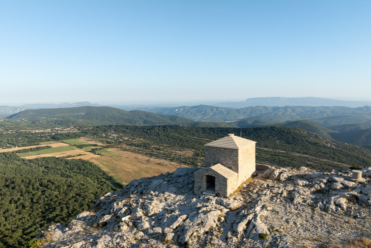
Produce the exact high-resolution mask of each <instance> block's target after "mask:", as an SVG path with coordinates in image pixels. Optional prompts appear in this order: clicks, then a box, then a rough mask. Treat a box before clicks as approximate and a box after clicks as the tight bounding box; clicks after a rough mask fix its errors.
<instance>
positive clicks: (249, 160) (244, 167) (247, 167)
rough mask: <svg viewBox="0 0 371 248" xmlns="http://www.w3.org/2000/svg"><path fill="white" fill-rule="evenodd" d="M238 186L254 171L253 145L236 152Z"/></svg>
mask: <svg viewBox="0 0 371 248" xmlns="http://www.w3.org/2000/svg"><path fill="white" fill-rule="evenodd" d="M238 167H239V169H238V176H239V178H238V184H239V185H240V184H241V183H243V182H244V181H246V180H247V179H248V178H249V177H251V176H252V174H253V173H254V172H255V170H256V162H255V144H254V145H252V146H249V147H245V148H241V149H239V150H238Z"/></svg>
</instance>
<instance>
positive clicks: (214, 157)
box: [205, 146, 239, 173]
mask: <svg viewBox="0 0 371 248" xmlns="http://www.w3.org/2000/svg"><path fill="white" fill-rule="evenodd" d="M238 162H239V159H238V150H237V149H227V148H220V147H212V146H205V167H210V163H211V164H212V165H215V164H218V163H221V164H222V165H224V166H225V167H227V168H229V169H231V170H232V171H234V172H237V173H238Z"/></svg>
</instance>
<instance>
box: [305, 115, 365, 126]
mask: <svg viewBox="0 0 371 248" xmlns="http://www.w3.org/2000/svg"><path fill="white" fill-rule="evenodd" d="M312 120H313V121H315V122H317V123H318V124H321V125H322V126H325V127H328V128H331V127H333V126H339V125H346V124H361V123H362V124H363V123H371V114H370V115H366V114H351V115H338V116H329V117H325V118H319V119H312Z"/></svg>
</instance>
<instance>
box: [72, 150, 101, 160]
mask: <svg viewBox="0 0 371 248" xmlns="http://www.w3.org/2000/svg"><path fill="white" fill-rule="evenodd" d="M84 153H85V154H83V155H81V156H77V157H73V158H67V159H83V160H89V161H91V159H92V158H98V157H100V155H96V154H93V153H90V152H84Z"/></svg>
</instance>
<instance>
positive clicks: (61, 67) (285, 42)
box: [0, 0, 371, 104]
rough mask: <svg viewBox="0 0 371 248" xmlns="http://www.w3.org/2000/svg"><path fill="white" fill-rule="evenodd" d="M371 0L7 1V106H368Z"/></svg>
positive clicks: (2, 6)
mask: <svg viewBox="0 0 371 248" xmlns="http://www.w3.org/2000/svg"><path fill="white" fill-rule="evenodd" d="M370 13H371V1H370V0H354V1H352V0H348V1H342V0H332V1H329V0H317V1H313V0H300V1H299V0H271V1H268V0H264V1H263V0H262V1H260V0H243V1H237V0H235V1H233V0H232V1H225V0H223V1H218V0H182V1H181V0H132V1H124V0H120V1H114V0H110V1H101V0H99V1H95V0H87V1H82V0H80V1H79V0H73V1H69V0H59V1H57V0H53V1H50V0H45V1H39V0H32V1H29V0H24V1H18V0H11V1H9V0H0V104H13V103H35V102H37V103H42V102H76V101H91V102H96V103H103V102H117V103H118V102H121V103H141V102H143V103H147V102H166V101H169V102H171V101H183V102H184V101H201V100H202V101H208V100H236V101H238V100H243V99H246V98H248V97H270V96H283V97H302V96H315V97H331V98H342V99H344V98H352V99H362V100H366V99H369V100H371V94H370V92H371V14H370Z"/></svg>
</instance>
